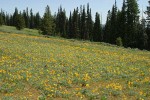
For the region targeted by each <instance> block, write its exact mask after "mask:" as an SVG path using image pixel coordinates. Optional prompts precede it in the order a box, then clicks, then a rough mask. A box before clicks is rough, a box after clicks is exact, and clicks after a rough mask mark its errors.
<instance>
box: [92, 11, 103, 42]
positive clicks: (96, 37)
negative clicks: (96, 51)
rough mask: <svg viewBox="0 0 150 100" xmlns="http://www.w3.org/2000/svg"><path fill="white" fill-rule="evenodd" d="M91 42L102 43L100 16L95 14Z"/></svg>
mask: <svg viewBox="0 0 150 100" xmlns="http://www.w3.org/2000/svg"><path fill="white" fill-rule="evenodd" d="M93 41H102V29H101V24H100V15H99V14H98V13H96V15H95V23H94V28H93Z"/></svg>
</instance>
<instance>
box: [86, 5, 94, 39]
mask: <svg viewBox="0 0 150 100" xmlns="http://www.w3.org/2000/svg"><path fill="white" fill-rule="evenodd" d="M86 25H87V39H88V40H91V41H92V39H93V34H92V33H93V21H92V14H91V9H90V7H89V3H88V4H87V22H86Z"/></svg>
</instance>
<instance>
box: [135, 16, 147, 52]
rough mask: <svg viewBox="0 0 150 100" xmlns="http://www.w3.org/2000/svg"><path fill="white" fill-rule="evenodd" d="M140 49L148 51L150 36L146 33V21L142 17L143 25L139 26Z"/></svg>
mask: <svg viewBox="0 0 150 100" xmlns="http://www.w3.org/2000/svg"><path fill="white" fill-rule="evenodd" d="M137 35H138V36H137V37H138V41H137V43H138V48H140V49H148V35H147V33H146V20H145V19H144V17H143V16H142V20H141V23H140V24H139V25H138V34H137Z"/></svg>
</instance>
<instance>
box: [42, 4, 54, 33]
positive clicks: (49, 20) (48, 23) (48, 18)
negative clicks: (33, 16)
mask: <svg viewBox="0 0 150 100" xmlns="http://www.w3.org/2000/svg"><path fill="white" fill-rule="evenodd" d="M54 26H55V25H54V22H53V17H52V15H51V11H50V7H49V6H48V5H47V7H46V8H45V13H44V16H43V19H42V25H41V30H42V33H43V34H44V35H53V32H54Z"/></svg>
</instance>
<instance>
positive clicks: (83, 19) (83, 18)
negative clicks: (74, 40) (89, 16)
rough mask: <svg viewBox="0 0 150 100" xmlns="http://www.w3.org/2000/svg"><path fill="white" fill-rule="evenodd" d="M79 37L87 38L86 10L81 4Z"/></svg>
mask: <svg viewBox="0 0 150 100" xmlns="http://www.w3.org/2000/svg"><path fill="white" fill-rule="evenodd" d="M80 36H81V39H87V37H88V36H87V32H86V12H85V6H83V10H82V14H81V33H80Z"/></svg>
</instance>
